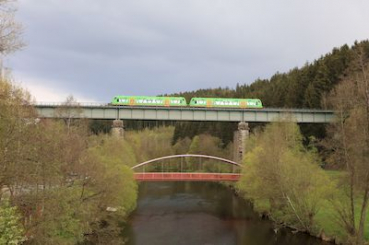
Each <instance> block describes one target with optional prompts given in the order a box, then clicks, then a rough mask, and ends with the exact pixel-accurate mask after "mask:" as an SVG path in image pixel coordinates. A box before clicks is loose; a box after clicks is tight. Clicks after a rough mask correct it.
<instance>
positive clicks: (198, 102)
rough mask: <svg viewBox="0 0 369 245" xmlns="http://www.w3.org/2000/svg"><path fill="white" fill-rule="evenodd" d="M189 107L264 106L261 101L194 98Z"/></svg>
mask: <svg viewBox="0 0 369 245" xmlns="http://www.w3.org/2000/svg"><path fill="white" fill-rule="evenodd" d="M189 105H190V106H191V107H217V108H218V107H221V108H242V109H243V108H252V109H261V108H263V104H262V103H261V100H259V99H234V98H192V99H191V101H190V104H189Z"/></svg>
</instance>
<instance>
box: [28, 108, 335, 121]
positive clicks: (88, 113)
mask: <svg viewBox="0 0 369 245" xmlns="http://www.w3.org/2000/svg"><path fill="white" fill-rule="evenodd" d="M35 107H36V109H37V111H38V113H39V115H40V117H42V118H57V115H56V110H57V109H58V108H61V107H63V105H61V104H37V105H35ZM63 108H65V109H69V110H70V112H71V116H72V117H73V118H89V119H111V120H116V119H118V120H168V121H212V122H215V121H221V122H242V121H245V122H271V121H275V120H277V119H278V118H280V117H282V116H283V115H286V114H288V115H290V116H291V117H292V118H294V119H295V120H296V121H297V122H298V123H329V122H331V121H332V120H333V118H334V112H333V111H330V110H308V109H285V108H263V109H236V108H193V107H142V106H111V105H108V104H80V106H79V107H78V111H79V112H78V113H77V110H75V107H65V106H64V107H63Z"/></svg>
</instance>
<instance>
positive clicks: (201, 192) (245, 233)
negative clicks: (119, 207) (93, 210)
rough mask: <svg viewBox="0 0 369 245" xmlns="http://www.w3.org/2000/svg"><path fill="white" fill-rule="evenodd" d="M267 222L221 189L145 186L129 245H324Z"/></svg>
mask: <svg viewBox="0 0 369 245" xmlns="http://www.w3.org/2000/svg"><path fill="white" fill-rule="evenodd" d="M273 228H274V227H273V224H272V222H270V221H267V220H262V219H260V218H259V216H258V214H256V213H255V212H254V211H253V210H252V206H251V204H250V203H249V202H246V201H245V200H243V199H242V198H239V197H237V196H236V195H235V194H234V192H233V191H232V190H230V189H229V188H226V187H224V186H222V185H220V184H218V183H210V182H209V183H207V182H145V183H141V184H140V187H139V197H138V204H137V209H136V210H135V211H134V213H133V214H132V215H131V217H130V220H129V222H128V225H127V227H126V228H125V232H124V236H125V237H126V239H127V240H128V242H127V244H129V245H147V244H151V245H156V244H157V245H167V244H168V245H173V244H174V245H177V244H186V245H187V244H191V245H197V244H199V245H205V244H206V245H218V244H219V245H220V244H222V245H232V244H247V245H253V244H255V245H259V244H260V245H263V244H276V245H289V244H290V245H301V244H308V245H323V244H327V243H324V242H322V241H320V240H319V239H316V238H313V237H310V236H308V235H306V234H292V232H291V231H290V230H288V229H281V230H279V231H278V233H277V234H275V232H274V230H273Z"/></svg>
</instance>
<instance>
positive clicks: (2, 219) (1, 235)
mask: <svg viewBox="0 0 369 245" xmlns="http://www.w3.org/2000/svg"><path fill="white" fill-rule="evenodd" d="M20 219H21V216H20V214H19V212H18V211H17V208H16V207H11V206H10V204H9V201H8V200H3V201H1V202H0V244H4V245H5V244H6V245H10V244H21V243H22V242H23V241H24V240H25V237H24V229H23V227H22V225H21V223H20Z"/></svg>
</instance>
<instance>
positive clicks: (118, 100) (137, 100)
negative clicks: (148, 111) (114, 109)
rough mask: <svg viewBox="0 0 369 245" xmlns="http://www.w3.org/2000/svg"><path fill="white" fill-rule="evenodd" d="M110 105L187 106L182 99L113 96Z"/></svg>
mask: <svg viewBox="0 0 369 245" xmlns="http://www.w3.org/2000/svg"><path fill="white" fill-rule="evenodd" d="M111 105H125V106H187V102H186V99H185V98H184V97H154V96H120V95H119V96H115V97H114V98H113V100H112V101H111Z"/></svg>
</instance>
